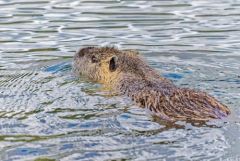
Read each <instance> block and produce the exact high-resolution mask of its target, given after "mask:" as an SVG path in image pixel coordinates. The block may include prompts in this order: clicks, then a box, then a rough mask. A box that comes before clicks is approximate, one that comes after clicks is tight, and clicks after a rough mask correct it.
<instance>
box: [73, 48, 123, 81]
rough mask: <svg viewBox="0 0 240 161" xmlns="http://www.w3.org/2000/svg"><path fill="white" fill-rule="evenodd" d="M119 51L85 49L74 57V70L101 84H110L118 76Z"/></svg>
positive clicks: (112, 49)
mask: <svg viewBox="0 0 240 161" xmlns="http://www.w3.org/2000/svg"><path fill="white" fill-rule="evenodd" d="M120 52H121V51H119V50H117V49H115V48H111V47H101V48H97V47H86V48H82V49H80V50H79V51H78V52H77V53H76V54H75V56H74V69H75V71H77V72H78V73H80V74H83V75H87V76H88V77H89V78H91V79H93V80H95V81H99V82H102V83H106V82H107V83H110V82H111V81H112V80H113V79H116V77H117V75H118V71H119V70H118V68H119V63H118V56H119V54H120Z"/></svg>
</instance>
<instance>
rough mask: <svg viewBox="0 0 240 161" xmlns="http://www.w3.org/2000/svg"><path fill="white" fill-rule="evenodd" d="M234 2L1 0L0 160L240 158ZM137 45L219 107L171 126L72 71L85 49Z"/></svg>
mask: <svg viewBox="0 0 240 161" xmlns="http://www.w3.org/2000/svg"><path fill="white" fill-rule="evenodd" d="M239 10H240V1H238V0H211V1H207V0H205V1H204V0H192V1H187V0H164V1H158V0H151V1H138V0H134V1H128V0H109V1H104V0H101V1H100V0H99V1H95V0H85V1H84V0H78V1H77V0H71V1H70V0H51V1H50V0H34V1H33V0H32V1H30V0H21V1H19V0H8V1H7V0H0V13H1V14H0V104H1V106H0V160H3V161H12V160H34V159H37V158H49V159H56V160H63V161H65V160H66V161H67V160H110V159H123V160H146V159H151V160H164V158H166V159H167V160H219V159H223V160H225V159H227V160H240V72H239V71H240V63H239V62H240V39H239V37H240V29H239V26H240V12H239ZM90 45H100V46H101V45H115V46H117V47H119V48H120V49H129V48H131V49H138V50H139V51H140V52H141V54H142V56H143V57H144V58H145V59H146V60H147V61H148V63H149V64H150V65H151V66H152V67H153V68H156V69H157V70H159V72H160V73H162V75H163V76H164V77H167V78H169V79H172V80H173V81H174V82H175V83H176V84H178V85H180V86H182V87H191V88H196V89H201V90H205V91H207V92H208V93H210V94H212V95H214V96H215V97H217V98H218V99H219V100H221V102H223V103H225V104H227V105H228V106H229V107H230V109H231V111H232V115H230V116H229V117H228V118H227V119H225V120H216V121H211V122H209V123H207V124H203V125H201V124H200V125H198V124H195V125H193V124H191V123H186V122H178V123H176V124H175V125H170V124H167V123H163V122H161V121H160V120H158V119H156V118H153V117H152V116H150V115H149V114H147V113H146V111H144V109H141V108H138V107H137V106H135V105H134V104H133V103H132V102H131V101H130V100H129V99H127V98H125V97H123V96H109V95H108V94H107V93H105V92H101V86H100V85H99V84H96V83H93V82H90V81H89V80H88V79H87V78H83V77H80V78H76V77H75V76H74V75H73V74H72V72H71V62H72V56H73V54H74V52H75V51H76V50H77V49H78V48H80V47H84V46H90Z"/></svg>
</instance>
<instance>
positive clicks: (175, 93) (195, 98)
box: [118, 75, 230, 121]
mask: <svg viewBox="0 0 240 161" xmlns="http://www.w3.org/2000/svg"><path fill="white" fill-rule="evenodd" d="M118 90H119V91H121V92H122V94H126V95H128V96H129V97H131V98H132V100H133V101H135V102H136V103H137V104H139V105H140V106H141V107H145V108H147V109H149V110H150V111H151V113H153V114H154V115H157V116H159V117H160V118H162V119H165V120H170V121H176V120H193V121H207V120H210V119H219V118H223V117H225V116H227V115H228V114H230V110H229V109H228V108H227V107H226V106H225V105H223V104H221V103H219V102H218V101H217V100H216V99H215V98H213V97H211V96H209V95H208V94H207V93H205V92H199V91H194V90H191V89H187V88H178V87H176V86H175V85H174V84H173V83H171V82H169V81H162V80H159V79H153V80H146V79H139V78H136V77H131V76H129V75H128V76H126V77H123V79H121V80H120V81H119V84H118Z"/></svg>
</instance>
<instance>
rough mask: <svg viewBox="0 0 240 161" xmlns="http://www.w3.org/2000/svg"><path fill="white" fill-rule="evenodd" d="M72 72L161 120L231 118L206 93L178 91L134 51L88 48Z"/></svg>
mask: <svg viewBox="0 0 240 161" xmlns="http://www.w3.org/2000/svg"><path fill="white" fill-rule="evenodd" d="M73 69H74V71H75V72H76V73H78V74H83V75H86V76H88V77H89V78H90V79H92V80H94V81H97V82H100V83H102V84H104V85H106V86H107V87H109V88H110V89H112V90H114V91H116V92H119V93H120V94H125V95H127V96H129V97H131V98H132V100H133V101H134V102H136V103H137V104H138V105H140V106H141V107H146V108H147V109H149V110H150V111H151V112H152V113H153V114H154V115H157V116H159V117H160V118H161V119H164V120H170V121H176V120H195V121H207V120H210V119H219V118H222V117H225V116H227V115H228V114H230V110H229V109H228V107H227V106H225V105H223V104H221V103H219V102H218V101H217V100H216V99H215V98H213V97H212V96H210V95H208V94H207V93H205V92H201V91H196V90H192V89H188V88H179V87H177V86H175V85H174V84H173V83H172V82H171V81H170V80H168V79H166V78H163V77H161V76H160V75H159V74H158V72H157V71H155V70H154V69H153V68H151V67H150V66H149V65H147V64H146V63H145V62H144V60H143V59H142V58H141V57H140V56H139V55H138V52H137V51H135V50H118V49H116V48H112V47H86V48H83V49H81V50H79V51H78V52H77V53H76V54H75V56H74V63H73Z"/></svg>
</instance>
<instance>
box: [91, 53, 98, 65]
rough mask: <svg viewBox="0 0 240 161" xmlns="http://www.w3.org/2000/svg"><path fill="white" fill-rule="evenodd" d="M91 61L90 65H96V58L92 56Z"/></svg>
mask: <svg viewBox="0 0 240 161" xmlns="http://www.w3.org/2000/svg"><path fill="white" fill-rule="evenodd" d="M91 61H92V63H97V62H98V60H97V58H96V56H94V55H93V56H92V58H91Z"/></svg>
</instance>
